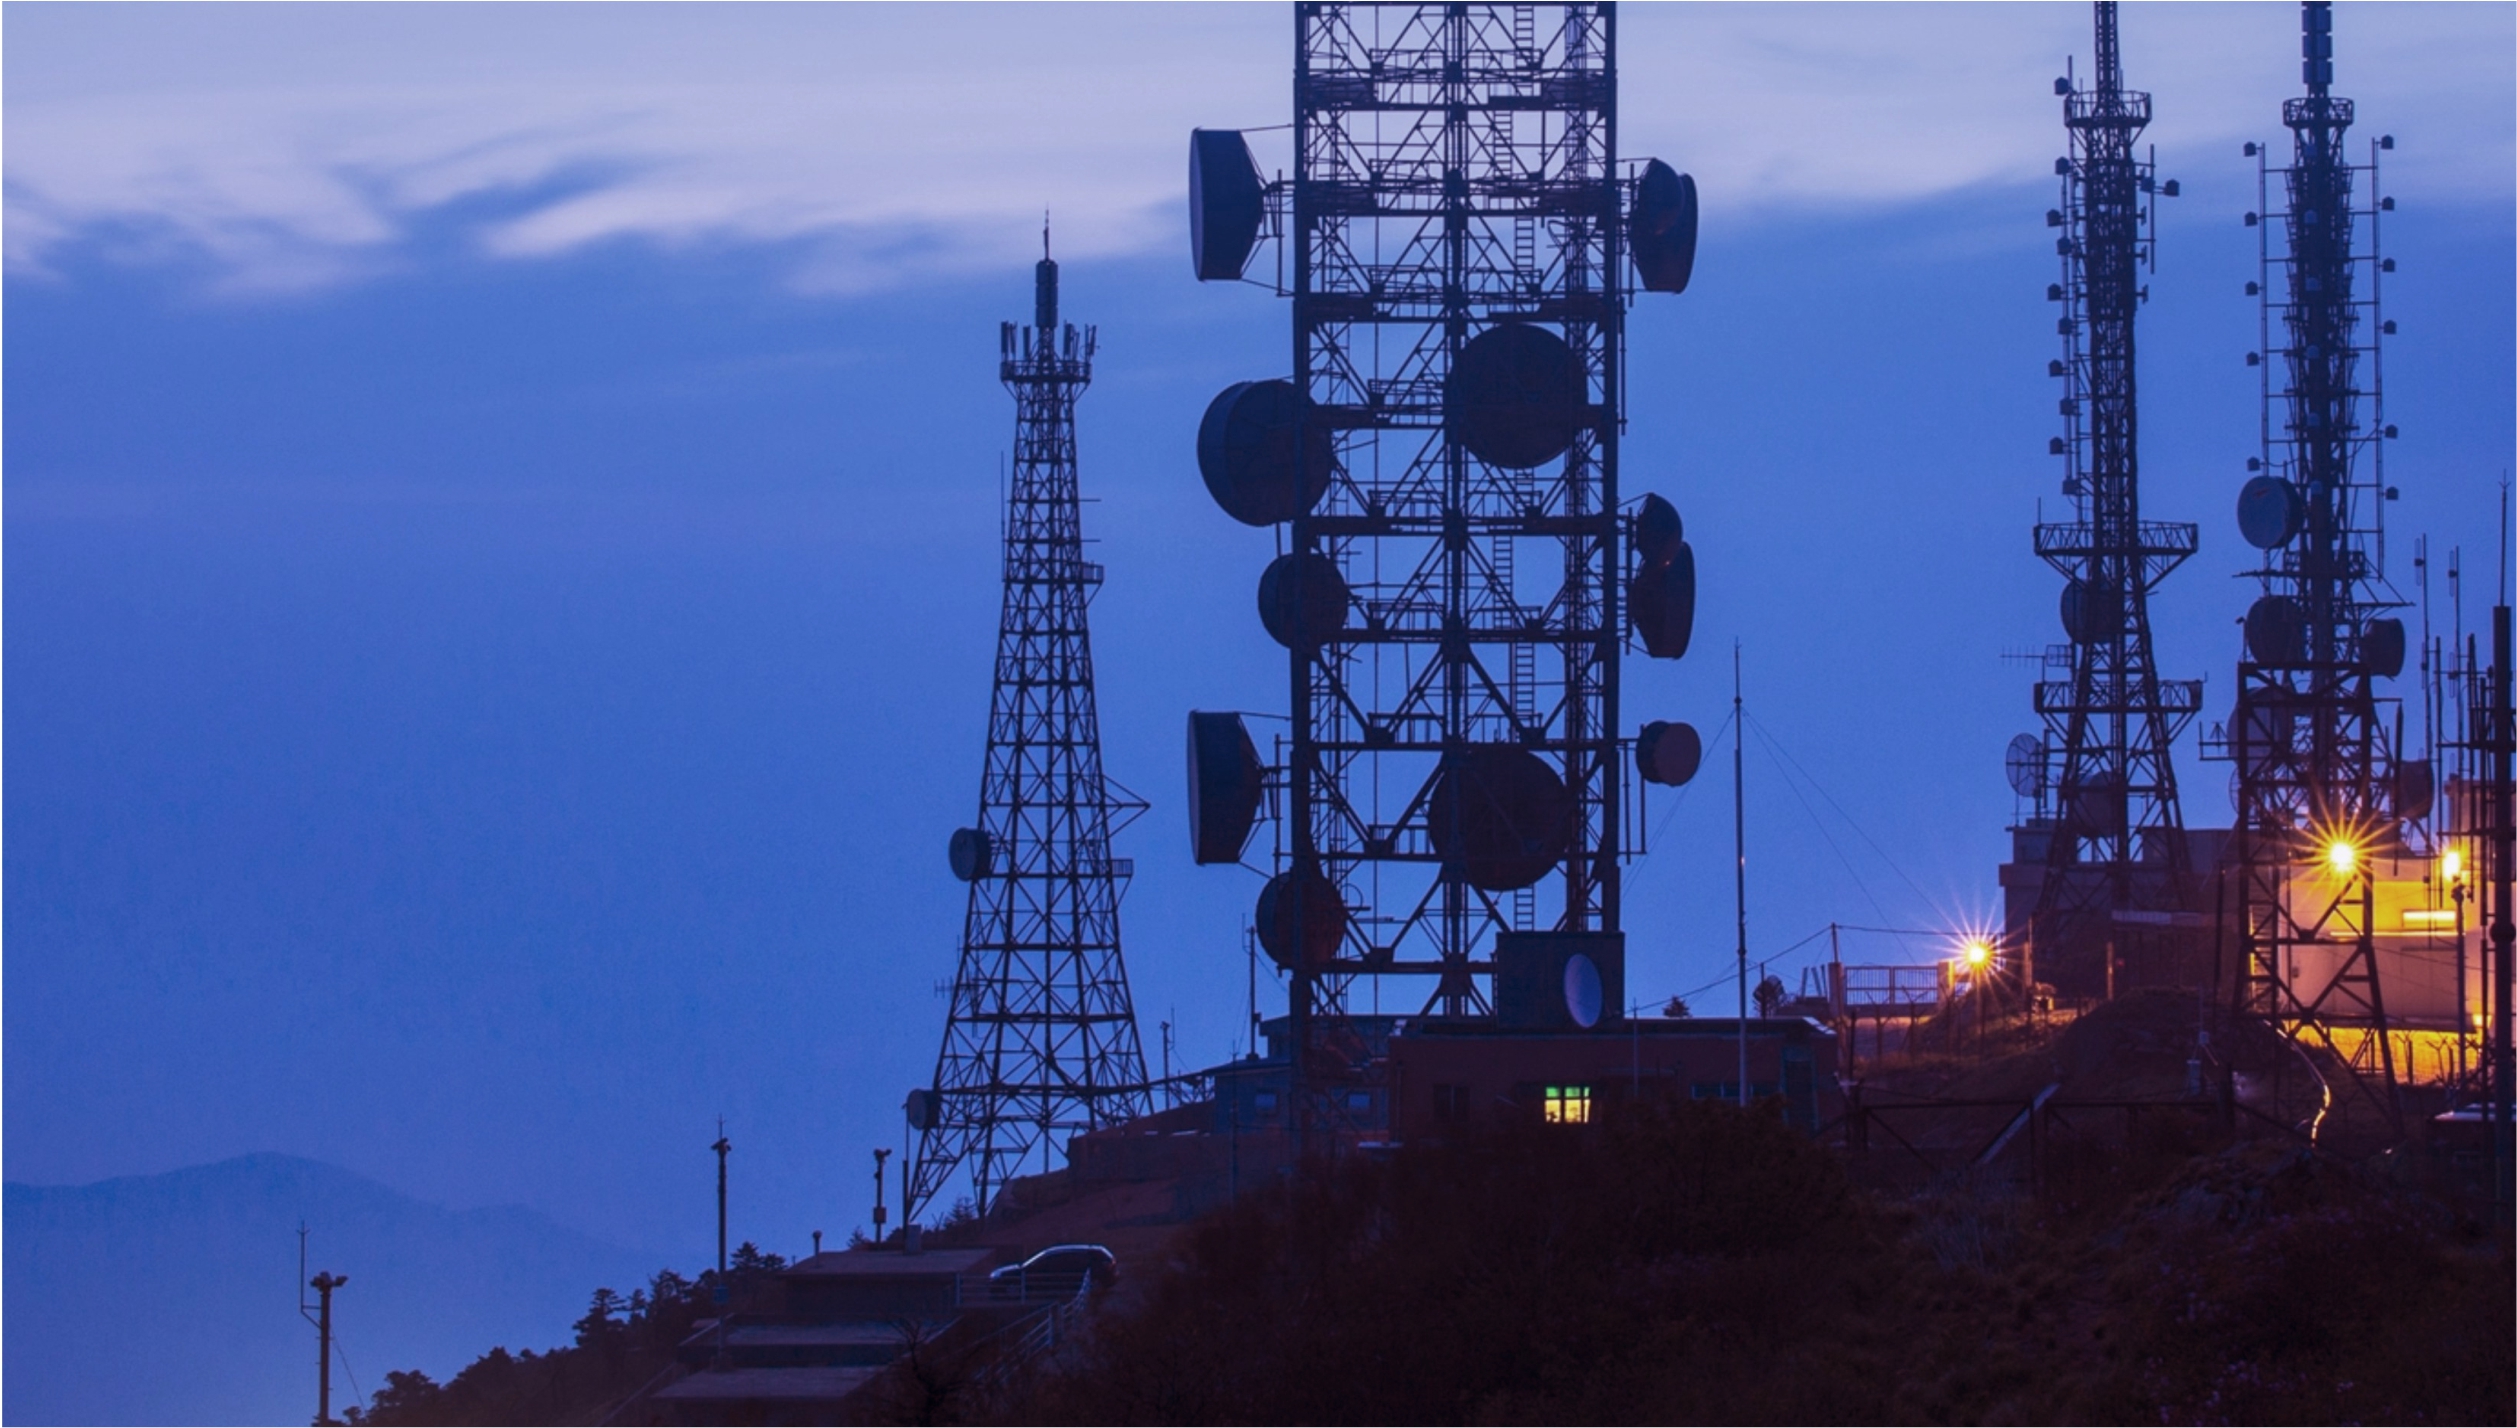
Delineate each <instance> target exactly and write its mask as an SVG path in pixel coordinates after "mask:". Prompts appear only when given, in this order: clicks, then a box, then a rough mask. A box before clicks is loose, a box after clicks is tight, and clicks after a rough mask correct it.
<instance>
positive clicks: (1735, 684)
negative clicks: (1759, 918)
mask: <svg viewBox="0 0 2517 1428" xmlns="http://www.w3.org/2000/svg"><path fill="white" fill-rule="evenodd" d="M1730 722H1731V731H1730V819H1731V846H1732V848H1733V849H1734V850H1735V851H1736V852H1737V853H1738V855H1739V866H1738V885H1739V1104H1740V1105H1742V1106H1745V1105H1747V1104H1748V784H1747V778H1748V773H1747V769H1748V760H1747V753H1746V750H1747V745H1748V715H1747V705H1746V704H1745V703H1744V702H1743V701H1742V700H1741V698H1740V680H1739V641H1737V640H1733V641H1731V642H1730Z"/></svg>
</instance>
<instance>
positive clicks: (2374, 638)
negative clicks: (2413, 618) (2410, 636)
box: [2360, 617, 2403, 679]
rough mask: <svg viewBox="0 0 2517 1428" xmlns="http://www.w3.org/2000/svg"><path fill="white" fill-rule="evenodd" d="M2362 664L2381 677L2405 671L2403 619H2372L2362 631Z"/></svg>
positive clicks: (2389, 676)
mask: <svg viewBox="0 0 2517 1428" xmlns="http://www.w3.org/2000/svg"><path fill="white" fill-rule="evenodd" d="M2360 666H2361V668H2363V669H2366V670H2367V671H2368V672H2369V673H2371V674H2373V675H2376V676H2377V677H2378V678H2380V679H2392V678H2394V677H2395V676H2396V675H2399V674H2401V673H2403V621H2401V620H2397V619H2394V618H2392V617H2388V618H2385V619H2377V620H2371V621H2369V622H2368V628H2367V629H2365V630H2362V631H2361V632H2360Z"/></svg>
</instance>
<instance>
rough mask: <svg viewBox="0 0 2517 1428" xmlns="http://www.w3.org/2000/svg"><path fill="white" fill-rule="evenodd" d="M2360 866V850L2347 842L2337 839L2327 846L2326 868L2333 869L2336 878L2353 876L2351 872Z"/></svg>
mask: <svg viewBox="0 0 2517 1428" xmlns="http://www.w3.org/2000/svg"><path fill="white" fill-rule="evenodd" d="M2359 865H2360V850H2359V849H2357V848H2354V847H2352V846H2351V845H2350V843H2348V842H2347V841H2345V840H2343V839H2340V838H2336V839H2335V840H2333V841H2332V842H2331V843H2328V844H2326V845H2325V866H2326V867H2328V868H2331V869H2333V873H2334V876H2335V877H2338V878H2347V877H2349V876H2351V870H2352V869H2354V868H2357V867H2358V866H2359Z"/></svg>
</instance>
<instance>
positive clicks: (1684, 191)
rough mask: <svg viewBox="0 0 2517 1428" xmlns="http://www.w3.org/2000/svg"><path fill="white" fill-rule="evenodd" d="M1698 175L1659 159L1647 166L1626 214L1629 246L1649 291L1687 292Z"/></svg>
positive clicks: (1692, 263)
mask: <svg viewBox="0 0 2517 1428" xmlns="http://www.w3.org/2000/svg"><path fill="white" fill-rule="evenodd" d="M1695 236H1696V197H1695V179H1694V177H1693V176H1692V175H1689V174H1682V173H1680V172H1678V171H1677V170H1676V169H1673V168H1671V167H1670V166H1669V165H1667V164H1665V163H1663V162H1661V161H1660V160H1658V159H1654V160H1652V161H1651V162H1650V163H1647V164H1645V165H1644V166H1643V177H1642V179H1641V180H1640V181H1639V182H1637V183H1636V184H1635V186H1634V207H1633V209H1632V210H1631V211H1630V212H1628V213H1627V215H1626V246H1627V248H1628V249H1629V250H1631V251H1632V252H1633V254H1634V272H1635V276H1637V277H1639V278H1641V279H1642V280H1643V290H1644V291H1645V292H1649V293H1683V292H1685V291H1686V290H1687V280H1688V279H1690V278H1692V277H1694V276H1695Z"/></svg>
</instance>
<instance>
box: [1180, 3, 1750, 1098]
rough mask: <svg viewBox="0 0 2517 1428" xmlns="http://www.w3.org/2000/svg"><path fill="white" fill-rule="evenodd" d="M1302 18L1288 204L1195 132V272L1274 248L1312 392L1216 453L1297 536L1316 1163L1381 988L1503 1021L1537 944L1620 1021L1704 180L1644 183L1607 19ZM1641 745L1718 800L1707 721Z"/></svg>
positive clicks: (1325, 13)
mask: <svg viewBox="0 0 2517 1428" xmlns="http://www.w3.org/2000/svg"><path fill="white" fill-rule="evenodd" d="M1294 24H1295V72H1294V123H1293V146H1294V165H1295V168H1294V173H1293V176H1292V178H1291V179H1290V181H1279V182H1278V183H1276V184H1274V185H1262V184H1261V182H1260V181H1259V179H1258V176H1257V172H1256V169H1255V166H1254V164H1253V162H1252V160H1251V158H1250V154H1249V151H1248V149H1247V147H1246V145H1245V144H1244V143H1243V141H1242V139H1241V137H1240V135H1239V134H1238V133H1235V132H1232V131H1200V132H1199V133H1198V134H1197V135H1196V136H1194V138H1193V140H1192V178H1191V189H1192V211H1193V217H1194V219H1195V228H1196V232H1195V235H1194V238H1193V242H1194V245H1195V247H1196V263H1197V269H1198V274H1199V276H1200V277H1201V278H1207V279H1229V278H1237V277H1239V276H1240V275H1241V273H1242V270H1243V267H1244V265H1245V264H1246V262H1247V259H1248V256H1249V253H1250V251H1251V245H1252V243H1253V242H1254V241H1255V239H1256V237H1257V236H1258V234H1259V232H1260V230H1261V228H1262V226H1264V227H1265V228H1266V230H1267V231H1268V232H1269V233H1271V234H1273V235H1274V236H1276V237H1278V238H1279V239H1280V240H1281V248H1280V249H1279V258H1280V263H1279V276H1278V279H1277V284H1278V290H1279V291H1280V292H1283V293H1285V294H1286V295H1288V296H1290V297H1291V298H1292V315H1293V344H1292V376H1291V378H1290V380H1289V381H1287V380H1277V381H1261V382H1250V383H1243V384H1239V385H1237V386H1234V387H1232V388H1229V389H1227V390H1226V391H1225V392H1224V393H1223V394H1222V395H1221V396H1219V397H1218V398H1216V400H1215V403H1214V404H1213V405H1212V406H1211V407H1210V408H1209V410H1208V413H1207V416H1206V419H1205V422H1204V424H1203V426H1202V428H1201V432H1200V437H1199V464H1200V470H1201V474H1203V476H1204V477H1205V480H1206V483H1207V486H1208V488H1209V490H1210V491H1211V492H1212V493H1213V494H1214V495H1215V497H1216V499H1217V501H1218V502H1219V503H1220V504H1222V505H1223V506H1224V508H1225V510H1226V511H1227V512H1229V513H1230V514H1232V515H1233V516H1234V517H1235V518H1236V519H1238V520H1241V521H1242V522H1244V523H1245V524H1249V525H1253V526H1272V527H1274V528H1275V530H1276V531H1277V533H1278V552H1279V553H1278V555H1277V558H1276V560H1275V562H1274V563H1273V564H1272V565H1270V566H1269V567H1268V568H1267V570H1266V572H1265V575H1264V578H1263V579H1262V580H1261V581H1260V586H1259V610H1260V615H1261V619H1262V621H1263V622H1264V623H1265V625H1266V627H1267V630H1268V633H1269V634H1270V635H1272V636H1273V637H1274V638H1275V639H1276V640H1277V641H1278V643H1280V644H1282V645H1284V646H1285V647H1286V649H1287V669H1288V677H1289V696H1290V708H1291V711H1292V714H1291V721H1290V723H1291V727H1290V732H1289V733H1288V734H1287V736H1286V737H1285V738H1284V740H1283V742H1282V744H1281V746H1280V749H1279V760H1278V762H1277V764H1276V766H1275V767H1274V768H1273V769H1272V770H1269V771H1268V772H1267V775H1266V781H1267V784H1268V787H1269V789H1270V790H1271V791H1272V792H1273V793H1274V795H1275V796H1276V797H1275V806H1276V807H1277V809H1278V810H1279V818H1278V822H1277V849H1276V856H1275V865H1274V868H1273V872H1274V874H1275V875H1274V877H1273V878H1272V880H1271V881H1270V882H1269V883H1268V884H1267V886H1266V888H1265V889H1264V890H1263V891H1262V893H1261V895H1260V899H1259V906H1258V913H1257V929H1258V935H1259V938H1260V940H1261V943H1262V945H1264V946H1265V947H1266V948H1267V950H1268V952H1269V954H1270V955H1271V956H1272V957H1274V958H1275V959H1276V960H1277V962H1278V963H1279V964H1280V965H1282V966H1283V967H1284V968H1285V969H1286V970H1287V972H1288V973H1289V975H1290V978H1291V983H1292V986H1291V992H1290V998H1289V1002H1290V1005H1289V1012H1290V1017H1289V1020H1290V1023H1291V1026H1290V1028H1289V1029H1290V1032H1291V1043H1292V1055H1293V1057H1294V1067H1293V1076H1294V1085H1295V1092H1294V1096H1293V1105H1292V1108H1291V1109H1292V1118H1293V1124H1294V1127H1295V1129H1296V1131H1297V1133H1298V1134H1302V1135H1306V1136H1307V1135H1310V1134H1311V1133H1313V1132H1315V1131H1322V1130H1326V1131H1329V1132H1332V1133H1333V1132H1335V1131H1336V1130H1337V1129H1338V1128H1339V1127H1338V1122H1339V1120H1340V1118H1341V1117H1342V1116H1343V1115H1344V1114H1345V1110H1344V1108H1345V1107H1346V1106H1347V1105H1348V1104H1349V1101H1348V1099H1347V1096H1345V1095H1340V1094H1338V1088H1340V1087H1341V1086H1343V1087H1352V1086H1353V1085H1355V1084H1357V1083H1359V1082H1363V1081H1368V1080H1369V1079H1370V1078H1371V1076H1372V1074H1373V1073H1372V1071H1371V1069H1370V1066H1369V1062H1370V1060H1371V1055H1372V1049H1371V1047H1370V1045H1369V1044H1368V1038H1366V1037H1363V1036H1361V1035H1359V1034H1357V1033H1356V1031H1355V1029H1354V1023H1353V1022H1352V1021H1351V1020H1350V1019H1349V1018H1350V1016H1351V1014H1352V1013H1354V1012H1356V1011H1358V1010H1360V1008H1358V1007H1357V1006H1356V1005H1355V1002H1354V999H1355V997H1356V994H1357V992H1358V991H1359V989H1360V985H1361V979H1364V978H1372V977H1382V978H1387V977H1403V978H1411V979H1415V982H1414V985H1415V986H1416V987H1418V988H1421V989H1422V998H1423V1000H1422V1002H1421V1003H1420V1004H1419V1003H1416V1001H1415V999H1414V997H1413V996H1409V997H1408V998H1407V1007H1406V1008H1394V1009H1412V1008H1413V1007H1414V1006H1416V1005H1421V1007H1422V1010H1423V1012H1424V1013H1425V1014H1428V1015H1434V1016H1448V1017H1459V1016H1479V1015H1486V1014H1489V1013H1490V1012H1491V1011H1492V1010H1493V1009H1494V1007H1495V1000H1496V991H1497V988H1498V986H1499V981H1500V979H1495V980H1489V979H1490V978H1492V977H1493V974H1494V973H1495V969H1496V967H1497V961H1498V955H1499V954H1501V953H1504V952H1505V949H1506V947H1507V946H1510V945H1518V946H1520V947H1522V948H1536V947H1538V946H1539V945H1540V944H1539V943H1538V942H1536V941H1531V942H1524V943H1520V944H1512V943H1511V939H1512V938H1513V937H1514V936H1515V935H1516V934H1533V935H1535V934H1545V935H1548V936H1552V937H1554V938H1556V939H1558V940H1556V941H1554V942H1551V943H1548V944H1546V945H1548V946H1551V947H1553V948H1555V949H1556V950H1555V952H1554V953H1553V954H1543V953H1538V952H1532V953H1531V954H1530V955H1532V956H1537V957H1543V956H1545V955H1555V956H1559V957H1563V956H1568V955H1582V956H1588V957H1594V958H1596V959H1597V963H1598V970H1599V971H1600V973H1601V975H1602V977H1603V979H1604V980H1603V983H1602V987H1603V989H1604V1011H1605V1014H1606V1015H1609V1016H1614V1015H1617V1014H1618V1013H1619V1010H1620V1008H1619V1007H1618V1006H1617V1002H1618V1001H1619V997H1618V991H1617V987H1616V985H1615V984H1616V983H1617V982H1618V980H1619V979H1620V976H1621V969H1622V941H1621V940H1620V939H1621V933H1620V926H1619V907H1620V888H1619V881H1620V870H1621V869H1620V865H1621V860H1622V859H1623V858H1624V857H1625V856H1626V854H1627V852H1628V846H1627V840H1626V837H1625V835H1624V831H1623V827H1622V823H1623V820H1624V819H1625V818H1626V816H1627V814H1628V812H1629V801H1628V800H1629V785H1628V783H1627V779H1626V774H1625V771H1624V767H1623V764H1622V761H1621V755H1622V751H1623V750H1625V749H1626V748H1627V747H1628V745H1627V743H1626V741H1624V740H1622V739H1621V737H1620V734H1619V718H1620V711H1619V688H1618V686H1619V660H1620V657H1621V652H1622V646H1623V638H1622V637H1623V635H1624V633H1625V630H1626V622H1627V619H1628V616H1629V611H1630V610H1631V614H1632V619H1633V621H1634V628H1635V635H1636V638H1637V639H1638V640H1640V641H1641V643H1643V644H1644V645H1645V647H1646V648H1647V649H1648V650H1649V651H1650V652H1651V653H1654V654H1657V655H1661V656H1665V657H1671V658H1675V657H1677V656H1679V655H1681V654H1683V653H1684V652H1685V649H1686V644H1687V639H1688V634H1689V632H1690V631H1691V629H1692V624H1693V612H1694V555H1693V552H1692V551H1691V550H1690V549H1689V548H1688V547H1687V545H1686V543H1685V541H1684V540H1683V538H1682V531H1681V529H1680V525H1679V521H1678V517H1677V513H1676V510H1675V508H1674V507H1672V506H1670V505H1669V503H1668V502H1666V501H1663V500H1661V499H1660V498H1658V497H1650V498H1647V500H1646V501H1645V502H1643V503H1641V504H1640V505H1639V506H1638V508H1637V509H1636V510H1635V511H1632V512H1626V511H1622V510H1621V509H1620V505H1619V477H1618V456H1617V451H1618V440H1619V436H1620V433H1621V430H1622V427H1623V424H1624V411H1623V383H1624V376H1623V371H1622V366H1621V364H1622V361H1623V356H1624V314H1625V304H1626V301H1627V298H1628V296H1629V292H1630V287H1629V282H1628V279H1627V278H1626V272H1627V267H1626V264H1627V262H1628V260H1629V256H1631V259H1632V261H1633V263H1634V266H1635V272H1636V275H1637V277H1638V278H1639V280H1640V282H1641V285H1642V286H1643V287H1645V288H1647V289H1652V290H1657V291H1669V292H1676V291H1680V290H1682V289H1683V288H1684V287H1685V285H1686V282H1687V277H1688V274H1689V272H1690V271H1691V268H1692V264H1693V259H1694V242H1695V187H1694V182H1693V180H1692V179H1689V178H1686V177H1685V176H1683V175H1680V174H1678V173H1676V172H1675V171H1674V170H1672V169H1670V168H1669V167H1668V166H1667V165H1665V164H1661V163H1659V162H1657V161H1654V162H1652V163H1650V164H1648V165H1646V166H1644V167H1642V168H1641V169H1639V170H1638V171H1636V172H1635V173H1633V174H1631V175H1627V174H1622V173H1621V170H1620V167H1619V162H1618V157H1617V148H1616V86H1617V80H1616V17H1615V13H1614V9H1613V7H1612V6H1608V5H1602V4H1572V5H1511V6H1505V5H1414V4H1397V5H1330V4H1300V5H1296V6H1295V7H1294ZM1262 218H1264V220H1265V221H1264V224H1262ZM1629 533H1631V536H1632V539H1631V540H1629V538H1628V537H1629ZM1630 591H1632V592H1634V593H1632V594H1631V595H1630V593H1629V592H1630ZM1191 717H1192V740H1193V750H1192V783H1193V785H1194V787H1193V800H1195V803H1196V806H1197V807H1198V808H1199V810H1200V812H1199V817H1198V819H1197V820H1196V821H1197V823H1198V830H1197V840H1198V850H1197V855H1198V859H1199V861H1201V862H1230V861H1235V860H1237V859H1238V858H1239V856H1240V852H1241V848H1242V845H1243V842H1244V840H1245V839H1246V836H1247V833H1248V831H1249V828H1250V819H1251V816H1252V814H1251V811H1252V810H1254V809H1255V808H1256V807H1257V806H1258V802H1259V798H1258V789H1259V784H1260V768H1259V765H1258V762H1257V757H1256V752H1255V744H1254V742H1253V741H1251V740H1249V739H1248V737H1247V734H1246V732H1245V731H1241V730H1238V729H1236V728H1234V727H1233V726H1232V722H1228V723H1223V724H1214V723H1209V724H1204V725H1201V724H1200V723H1199V721H1201V720H1205V721H1213V720H1223V721H1233V722H1237V720H1236V716H1230V715H1202V714H1201V715H1193V716H1191ZM1664 736H1665V737H1664ZM1643 742H1645V743H1646V744H1648V745H1650V750H1649V751H1648V752H1646V753H1645V754H1643V755H1642V756H1641V765H1640V772H1641V773H1642V775H1643V777H1645V778H1647V779H1650V780H1653V781H1658V782H1666V783H1683V782H1684V781H1685V780H1686V779H1687V778H1688V777H1690V776H1692V774H1693V772H1694V769H1695V764H1696V760H1697V754H1698V751H1699V746H1700V745H1699V740H1698V737H1697V735H1696V734H1695V731H1694V730H1692V729H1690V728H1687V727H1685V726H1683V725H1676V724H1660V723H1655V724H1653V725H1651V726H1649V728H1648V729H1647V730H1646V731H1645V733H1644V735H1643ZM1663 746H1665V747H1663ZM1227 806H1228V811H1218V810H1219V809H1226V808H1227ZM1567 939H1570V940H1567ZM1584 939H1587V940H1584ZM1573 946H1580V947H1583V948H1585V949H1587V950H1586V951H1584V952H1583V953H1580V954H1571V953H1568V952H1567V951H1566V949H1568V948H1570V947H1573ZM1507 955H1509V954H1507ZM1590 965H1591V964H1590V963H1585V964H1583V966H1585V967H1588V966H1590ZM1568 985H1570V984H1569V983H1568ZM1374 1001H1375V1003H1376V1005H1377V1002H1378V993H1377V991H1376V992H1375V994H1374ZM1601 1011H1602V1008H1601V1007H1598V1006H1594V1007H1593V1008H1592V1014H1593V1015H1598V1014H1600V1013H1601ZM1577 1019H1578V1016H1577ZM1585 1024H1588V1023H1585ZM1352 1094H1354V1093H1353V1092H1351V1091H1349V1092H1348V1095H1352Z"/></svg>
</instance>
